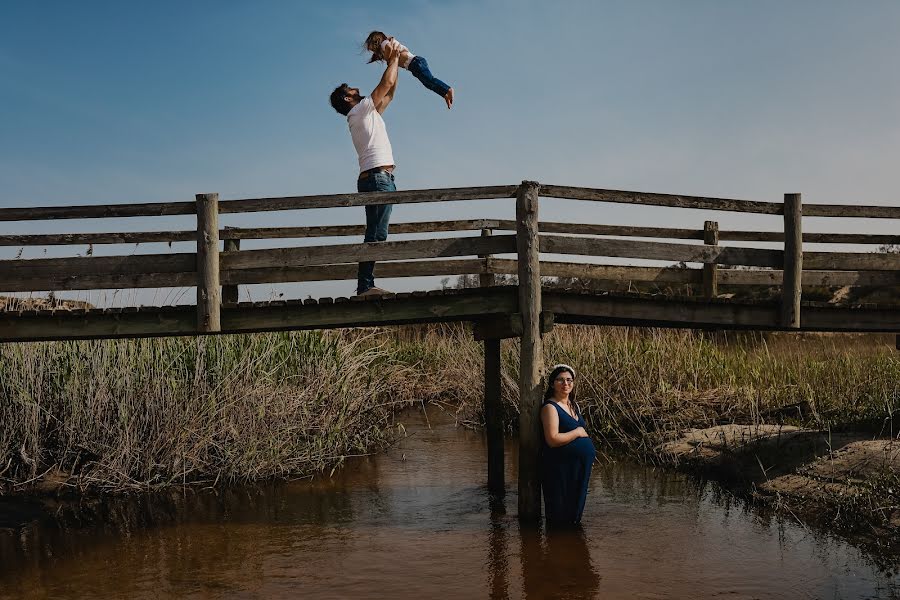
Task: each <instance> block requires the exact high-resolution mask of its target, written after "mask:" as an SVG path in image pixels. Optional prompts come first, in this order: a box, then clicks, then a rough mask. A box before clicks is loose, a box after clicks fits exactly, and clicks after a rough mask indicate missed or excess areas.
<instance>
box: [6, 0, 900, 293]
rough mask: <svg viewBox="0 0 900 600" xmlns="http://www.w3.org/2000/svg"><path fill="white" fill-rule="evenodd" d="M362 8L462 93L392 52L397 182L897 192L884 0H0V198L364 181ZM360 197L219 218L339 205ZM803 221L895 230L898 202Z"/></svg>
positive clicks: (898, 128)
mask: <svg viewBox="0 0 900 600" xmlns="http://www.w3.org/2000/svg"><path fill="white" fill-rule="evenodd" d="M372 29H380V30H383V31H386V32H388V33H390V34H392V35H395V36H396V37H397V38H398V39H400V40H401V41H403V42H404V43H405V44H406V45H407V46H409V48H410V49H411V50H412V51H413V52H414V53H416V54H421V55H423V56H425V57H426V58H427V59H428V61H429V63H430V64H431V66H432V70H433V71H434V73H435V74H436V75H437V76H439V77H440V78H441V79H444V80H445V81H447V82H449V83H450V84H452V85H453V86H454V88H455V89H456V92H457V103H456V105H455V106H454V108H453V110H452V111H447V110H446V108H445V107H444V106H443V104H442V101H441V100H440V98H438V97H437V96H436V95H434V94H433V93H431V92H429V91H427V90H426V89H424V88H423V87H422V86H421V85H420V84H419V83H418V82H417V81H415V80H414V79H413V78H412V77H411V76H410V75H409V73H407V72H402V73H401V78H400V84H399V86H398V91H397V96H396V99H395V100H394V103H393V104H392V105H391V107H390V108H389V109H388V111H387V113H386V114H385V119H386V121H387V125H388V130H389V133H390V136H391V140H392V142H393V146H394V154H395V159H396V162H397V165H398V168H397V183H398V186H399V187H400V188H401V189H415V188H436V187H451V186H453V187H455V186H476V185H493V184H506V183H515V182H518V181H520V180H522V179H535V180H538V181H541V182H544V183H554V184H563V185H580V186H589V187H601V188H612V189H628V190H639V191H652V192H670V193H681V194H696V195H708V196H722V197H734V198H747V199H757V200H771V201H779V200H781V198H782V196H783V194H784V193H785V192H796V191H799V192H802V193H803V194H804V201H805V202H815V203H861V204H892V205H897V204H898V203H900V200H898V192H897V190H898V189H900V186H898V177H897V176H896V174H895V173H896V171H897V169H896V165H897V164H898V159H900V76H898V75H897V65H896V61H897V57H898V56H900V36H898V35H897V32H898V31H900V3H897V2H893V1H888V0H869V1H867V2H864V3H860V2H849V1H847V2H831V1H825V0H815V1H814V0H796V1H790V2H784V1H768V0H761V1H754V2H739V1H736V0H735V1H731V0H696V1H687V0H685V1H681V2H677V1H674V0H669V1H661V0H660V1H643V0H636V1H633V2H623V1H618V2H590V1H571V2H569V1H565V0H564V1H560V2H531V1H515V2H512V1H491V2H451V1H443V2H424V1H423V2H415V1H409V2H394V3H389V2H379V3H375V2H343V3H341V4H340V5H339V6H338V5H336V4H335V3H331V2H286V1H270V0H267V1H260V2H253V3H251V2H236V1H216V2H212V1H204V2H200V1H197V2H165V1H157V2H153V3H149V2H148V3H136V2H131V3H126V2H100V1H93V2H90V1H85V2H78V3H74V2H62V1H55V2H54V1H43V2H24V1H23V2H12V1H10V2H4V3H3V4H2V5H0V106H2V107H3V110H2V111H0V206H3V207H6V206H39V205H54V204H58V205H65V204H78V203H119V202H153V201H171V200H189V199H192V198H193V195H194V194H195V193H198V192H207V191H216V192H219V193H220V195H221V197H222V198H223V199H225V198H248V197H262V196H282V195H306V194H321V193H340V192H351V191H355V184H354V180H355V169H356V158H355V154H354V151H353V147H352V144H351V142H350V137H349V134H348V132H347V129H346V123H345V121H344V120H343V118H341V117H340V116H338V115H337V114H336V113H334V112H333V110H332V109H331V108H330V106H329V105H328V102H327V96H328V93H329V91H330V90H331V89H332V88H333V87H334V86H335V85H337V84H339V83H341V82H344V81H346V82H349V83H351V84H352V85H357V86H358V87H360V88H362V90H363V91H364V93H365V92H367V91H369V90H371V89H372V88H373V87H374V86H375V85H376V84H377V82H378V79H379V77H380V75H381V70H380V69H379V67H378V66H377V65H367V64H366V57H365V56H364V55H363V54H362V53H361V51H360V43H361V41H362V40H363V39H364V37H365V35H366V33H367V32H368V31H370V30H372ZM360 212H361V211H360V210H359V209H356V210H352V209H344V210H338V211H334V210H332V211H329V212H326V211H305V212H294V213H289V214H262V215H252V216H244V217H234V216H229V218H228V220H225V223H226V224H230V225H247V226H249V225H276V224H288V223H290V224H305V223H354V222H359V221H360V219H361V215H360V214H359V213H360ZM511 214H512V206H511V204H510V203H503V202H489V203H463V204H459V203H458V204H455V205H445V206H436V205H420V206H404V207H398V208H397V210H396V211H395V214H394V221H395V222H399V221H412V220H422V219H444V218H460V217H461V216H471V217H480V216H491V217H509V216H510V215H511ZM542 217H543V218H544V219H547V220H562V221H567V220H568V221H580V222H586V221H589V222H597V223H632V224H646V225H679V226H698V227H699V226H701V225H702V222H703V220H705V219H710V218H713V219H717V220H718V221H719V222H720V223H721V226H722V228H728V227H731V228H744V227H752V226H759V227H760V228H764V229H773V230H774V229H778V228H779V226H780V222H779V221H778V220H777V218H776V219H775V220H773V219H772V218H771V217H768V218H767V217H756V218H752V217H747V216H742V215H728V214H725V213H703V212H702V211H679V212H675V211H666V210H664V209H647V208H640V207H627V206H617V205H599V204H587V203H578V202H561V201H556V202H544V203H543V204H542ZM804 224H805V227H806V229H807V230H809V231H827V230H848V229H855V230H857V231H862V230H870V231H882V232H889V231H896V222H891V221H880V222H873V221H858V222H855V223H853V222H850V223H847V222H845V223H842V224H840V226H837V225H836V224H835V223H833V222H831V223H828V222H822V220H816V219H807V220H806V221H805V222H804ZM170 226H171V227H183V228H186V229H188V228H191V227H192V226H193V223H192V222H190V221H189V220H188V221H185V220H178V219H158V220H156V221H153V222H152V223H149V224H148V223H147V222H146V221H145V222H143V223H138V222H126V221H124V220H123V221H118V222H110V221H107V222H97V221H95V222H66V223H63V222H57V223H52V222H51V223H31V224H13V223H0V231H4V232H11V231H35V232H37V231H43V232H49V231H76V230H81V231H91V230H100V229H107V230H113V229H120V230H125V229H135V228H142V229H162V228H167V227H170ZM175 250H178V248H177V247H176V248H175ZM117 251H118V252H121V251H122V249H121V248H119V249H118V250H116V248H105V249H103V250H102V252H104V253H114V252H117ZM131 251H132V250H128V252H131ZM140 251H141V252H144V251H146V252H158V251H163V250H161V249H160V248H159V247H153V245H148V246H147V247H146V248H142V249H141V250H140ZM165 251H169V250H168V249H166V250H165ZM181 251H187V250H185V249H182V250H181ZM58 252H60V250H51V251H50V252H49V253H47V254H46V255H58ZM68 252H70V253H71V252H75V250H73V249H68ZM40 255H44V254H43V250H28V251H27V252H26V256H30V257H36V256H40ZM323 285H324V284H323ZM345 287H346V286H345ZM323 289H324V288H323ZM344 293H349V292H347V291H346V290H344Z"/></svg>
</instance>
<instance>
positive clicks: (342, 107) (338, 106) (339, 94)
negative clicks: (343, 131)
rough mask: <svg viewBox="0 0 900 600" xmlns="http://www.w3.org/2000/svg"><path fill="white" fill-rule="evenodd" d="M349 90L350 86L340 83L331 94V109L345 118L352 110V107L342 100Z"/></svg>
mask: <svg viewBox="0 0 900 600" xmlns="http://www.w3.org/2000/svg"><path fill="white" fill-rule="evenodd" d="M349 90H350V86H349V85H347V84H346V83H342V84H341V85H339V86H337V87H336V88H334V91H333V92H331V97H330V98H329V99H330V100H331V108H333V109H334V110H336V111H338V112H339V113H341V114H342V115H344V116H345V117H346V116H347V115H348V114H349V113H350V109H351V108H353V105H352V104H350V103H349V102H347V101H346V100H344V96H346V95H347V92H348V91H349Z"/></svg>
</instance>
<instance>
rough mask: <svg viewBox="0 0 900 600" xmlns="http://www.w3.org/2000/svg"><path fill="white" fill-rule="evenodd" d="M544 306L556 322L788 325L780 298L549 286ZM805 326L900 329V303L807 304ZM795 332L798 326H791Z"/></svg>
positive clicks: (743, 326)
mask: <svg viewBox="0 0 900 600" xmlns="http://www.w3.org/2000/svg"><path fill="white" fill-rule="evenodd" d="M544 308H545V310H547V311H552V312H553V313H554V314H555V317H556V322H557V323H569V324H572V323H577V324H590V325H625V326H652V327H690V328H729V329H756V330H783V329H784V328H782V327H781V326H780V324H779V306H778V304H777V303H741V302H735V301H731V300H729V301H723V300H718V301H716V300H713V301H708V300H707V301H697V300H695V299H679V298H659V297H655V298H650V297H631V298H629V297H622V296H617V295H614V294H606V295H575V294H571V293H567V292H564V291H562V292H556V291H551V290H545V291H544ZM800 330H801V331H859V332H882V333H895V332H900V308H897V307H874V308H865V307H852V308H846V307H834V306H821V305H812V304H811V303H804V304H803V322H802V324H801V329H800ZM790 331H796V330H795V329H791V330H790Z"/></svg>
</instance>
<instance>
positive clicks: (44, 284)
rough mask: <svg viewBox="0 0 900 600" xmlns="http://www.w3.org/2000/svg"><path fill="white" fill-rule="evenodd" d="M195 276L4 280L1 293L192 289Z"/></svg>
mask: <svg viewBox="0 0 900 600" xmlns="http://www.w3.org/2000/svg"><path fill="white" fill-rule="evenodd" d="M196 285H197V273H196V272H186V273H141V274H125V275H66V276H43V277H23V278H13V279H5V280H3V281H2V282H0V292H49V291H54V292H59V291H71V290H125V289H140V288H170V287H194V286H196Z"/></svg>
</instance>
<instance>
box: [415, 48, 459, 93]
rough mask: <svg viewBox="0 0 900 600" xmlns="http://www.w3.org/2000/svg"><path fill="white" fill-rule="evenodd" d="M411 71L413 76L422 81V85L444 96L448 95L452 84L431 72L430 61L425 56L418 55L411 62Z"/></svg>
mask: <svg viewBox="0 0 900 600" xmlns="http://www.w3.org/2000/svg"><path fill="white" fill-rule="evenodd" d="M409 72H410V73H412V74H413V77H415V78H416V79H418V80H419V81H421V82H422V85H424V86H425V87H427V88H428V89H429V90H431V91H432V92H434V93H435V94H437V95H438V96H440V97H441V98H443V97H444V96H446V95H447V91H448V90H449V89H450V86H449V85H447V84H446V83H444V82H443V81H441V80H440V79H438V78H437V77H435V76H434V75H432V74H431V71H430V70H429V69H428V61H426V60H425V59H424V58H423V57H421V56H417V57H415V58H414V59H412V60H411V61H410V63H409Z"/></svg>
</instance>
